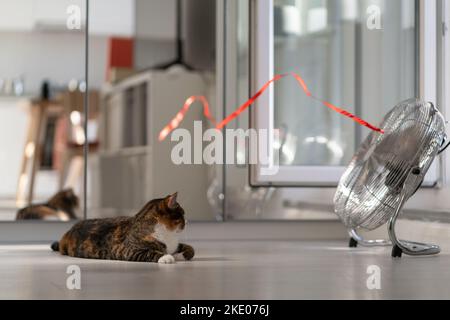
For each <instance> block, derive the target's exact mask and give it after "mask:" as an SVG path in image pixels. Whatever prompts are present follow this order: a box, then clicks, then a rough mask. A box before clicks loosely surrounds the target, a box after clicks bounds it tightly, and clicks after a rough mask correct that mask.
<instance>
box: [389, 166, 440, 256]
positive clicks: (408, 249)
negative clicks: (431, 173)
mask: <svg viewBox="0 0 450 320" xmlns="http://www.w3.org/2000/svg"><path fill="white" fill-rule="evenodd" d="M421 173H422V172H421V170H420V168H418V167H415V168H413V169H411V171H410V172H409V174H408V176H407V177H406V181H405V184H404V187H403V189H402V191H401V193H400V203H399V205H398V207H397V209H396V210H395V213H394V215H393V216H392V217H391V218H390V219H389V223H388V232H389V238H390V239H391V241H392V244H393V245H394V246H393V248H392V257H394V258H400V257H401V256H402V253H403V252H404V253H406V254H408V255H411V256H421V255H432V254H438V253H439V252H440V251H441V249H440V248H439V246H437V245H433V244H426V243H420V242H413V241H406V240H399V239H397V236H396V234H395V223H396V222H397V218H398V216H399V214H400V211H401V210H402V208H403V205H404V204H405V203H406V200H408V198H409V197H410V196H411V195H412V194H413V193H414V191H415V189H416V188H415V186H416V185H417V182H418V180H419V181H421V179H423V176H422V174H421Z"/></svg>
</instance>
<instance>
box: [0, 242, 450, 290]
mask: <svg viewBox="0 0 450 320" xmlns="http://www.w3.org/2000/svg"><path fill="white" fill-rule="evenodd" d="M192 244H193V245H194V247H195V248H196V250H197V255H196V258H195V260H194V261H191V262H177V263H176V264H174V265H159V264H151V263H130V262H119V261H94V260H85V259H75V258H69V257H64V256H60V255H59V254H57V253H54V252H51V251H50V250H49V249H48V246H47V245H27V246H9V245H8V246H5V245H3V246H0V298H2V299H19V298H20V299H38V298H39V299H85V298H89V299H417V298H424V299H444V298H445V299H450V253H449V252H443V253H442V254H440V255H439V256H435V257H420V258H417V257H408V256H404V257H403V258H401V259H392V258H391V257H390V249H387V248H385V249H384V248H372V249H368V248H357V249H349V248H347V247H346V243H345V242H344V241H343V242H307V241H270V242H264V241H246V242H242V241H228V242H224V241H201V242H198V241H197V242H194V243H192ZM74 264H75V265H78V266H79V267H80V269H81V289H80V290H69V289H67V287H66V279H67V277H68V276H69V275H68V274H66V268H67V266H69V265H74ZM370 265H377V266H379V267H380V270H381V289H380V290H369V289H368V288H367V285H366V281H367V278H368V277H369V274H367V268H368V266H370Z"/></svg>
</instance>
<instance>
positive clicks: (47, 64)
mask: <svg viewBox="0 0 450 320" xmlns="http://www.w3.org/2000/svg"><path fill="white" fill-rule="evenodd" d="M84 26H85V1H84V0H70V1H69V0H15V1H9V0H0V43H1V50H0V131H1V132H0V177H1V183H0V220H15V219H17V220H55V221H67V220H71V219H76V218H80V217H82V213H81V211H80V204H81V203H82V201H83V199H82V197H81V194H82V181H83V170H82V168H83V161H82V155H83V151H82V147H81V146H82V144H83V142H84V139H85V137H84V134H83V130H82V129H81V126H80V124H81V121H82V113H83V96H84V92H85V90H86V85H85V81H84V79H85V68H84V66H85V56H84V48H85V46H84V43H85V34H84Z"/></svg>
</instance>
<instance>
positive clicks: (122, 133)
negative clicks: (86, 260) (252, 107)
mask: <svg viewBox="0 0 450 320" xmlns="http://www.w3.org/2000/svg"><path fill="white" fill-rule="evenodd" d="M372 4H374V5H377V6H378V7H379V8H380V9H381V12H382V13H383V14H384V13H386V14H385V16H383V26H382V29H381V30H369V29H367V28H366V18H367V13H366V8H367V7H368V6H370V5H372ZM74 5H75V6H77V7H79V8H80V12H79V14H80V28H75V29H69V28H68V25H67V23H68V18H69V17H72V18H73V17H74V15H75V16H76V15H77V12H76V10H75V11H73V7H71V6H74ZM0 8H1V10H0V43H1V47H2V50H1V51H0V121H1V123H0V130H1V134H0V177H1V180H2V183H1V184H0V219H2V220H13V219H14V217H15V212H16V210H17V208H20V207H22V206H25V205H28V204H30V203H38V202H45V201H47V199H48V198H49V197H51V196H52V195H53V194H55V193H56V192H57V191H59V190H61V189H65V188H69V187H71V188H73V189H74V191H75V193H76V194H77V195H78V196H79V197H80V199H81V201H84V200H86V201H87V205H88V209H89V210H88V217H89V218H91V217H106V216H117V215H131V214H134V213H135V212H137V210H138V209H139V208H140V207H142V206H143V205H144V204H145V203H146V202H147V201H148V200H150V199H152V198H155V197H162V196H165V195H167V194H169V193H173V192H175V191H178V192H179V198H180V203H181V204H182V205H183V207H185V209H186V212H187V215H188V218H189V219H191V220H224V219H226V220H230V219H242V220H249V219H250V220H251V219H275V220H278V219H306V220H317V219H335V216H334V214H333V213H332V195H333V192H334V187H333V186H334V185H336V183H337V178H336V179H334V178H333V179H334V180H333V179H331V180H328V177H331V176H332V177H338V176H339V175H340V173H342V170H343V166H345V165H346V164H347V163H348V162H349V160H350V158H351V156H352V154H353V152H354V150H355V146H356V145H358V144H359V143H360V141H361V140H362V139H363V138H364V136H365V135H366V134H367V131H365V130H366V129H363V128H360V127H359V126H356V125H355V124H354V123H353V122H351V121H349V120H348V119H346V118H343V117H341V116H340V115H337V114H335V113H333V112H330V111H329V110H327V109H324V108H323V107H321V106H319V105H317V104H315V102H311V100H309V99H308V98H307V97H305V96H304V95H303V94H302V91H300V90H299V88H298V87H297V86H296V84H295V82H294V81H291V82H290V80H283V81H284V82H280V83H279V84H277V85H276V87H275V91H274V104H273V105H274V108H273V110H274V112H273V119H272V120H273V123H274V124H275V128H277V129H280V131H279V132H280V134H279V135H278V136H277V140H275V143H274V145H273V148H274V149H276V150H277V151H279V152H280V154H281V159H280V161H281V163H280V164H281V169H282V170H281V171H280V172H281V173H280V174H284V173H285V172H290V173H289V174H284V175H283V176H275V177H273V181H270V183H267V182H264V183H263V182H258V181H256V182H255V181H253V183H252V184H251V183H250V180H249V177H250V174H251V172H250V171H251V168H249V166H247V165H244V166H242V165H226V166H219V165H214V166H208V165H204V164H203V165H181V166H177V165H175V164H173V163H172V161H171V159H170V151H171V148H172V147H173V146H174V145H175V142H171V141H170V137H169V138H168V139H166V140H165V141H164V142H158V134H159V131H160V130H161V129H162V128H163V127H164V126H165V124H166V123H167V122H168V121H170V120H171V119H172V117H173V116H174V115H175V114H176V113H177V111H178V110H179V109H180V108H181V107H182V105H183V103H184V101H185V100H186V98H187V97H189V96H191V95H205V96H206V97H207V98H208V100H209V102H210V104H211V108H212V112H213V114H214V116H215V117H216V118H217V119H222V118H223V117H224V116H225V115H227V114H230V113H231V112H232V111H234V109H235V108H236V107H237V106H239V105H240V104H242V103H243V102H244V101H246V100H247V99H248V97H249V96H250V93H254V92H255V91H256V89H258V87H257V86H255V85H253V84H252V83H253V82H252V81H253V80H254V79H255V74H257V73H258V72H259V71H260V70H258V72H256V71H255V69H254V66H253V65H252V63H251V61H255V60H257V59H256V58H255V57H256V55H258V52H263V51H264V50H265V49H267V47H264V45H265V44H264V43H254V46H253V48H252V46H250V43H251V41H252V36H251V35H252V34H253V35H256V34H257V32H258V28H257V27H255V19H256V20H257V19H258V18H261V19H265V20H268V18H269V17H264V16H262V15H264V12H259V13H258V15H254V16H253V18H251V16H252V15H251V10H252V9H251V1H249V0H239V1H215V0H180V1H177V0H151V1H150V0H114V1H108V0H91V1H90V11H89V22H90V28H89V77H88V80H89V91H88V92H89V96H88V99H89V106H90V108H89V113H88V114H85V113H84V95H85V93H86V82H85V80H84V79H85V61H86V60H85V25H86V5H85V2H84V1H81V0H15V1H8V0H0ZM68 8H72V9H71V10H69V9H68ZM68 10H69V11H68ZM224 12H227V14H226V15H225V14H224ZM271 12H273V19H274V20H273V21H274V23H273V29H272V30H269V31H270V32H273V43H270V44H269V45H271V46H272V48H271V49H272V50H273V53H274V72H275V73H282V72H290V71H295V72H299V73H300V74H302V75H303V76H304V78H305V80H306V82H307V83H308V85H309V88H310V90H311V91H312V92H313V93H314V94H315V95H317V96H319V97H321V98H323V99H326V100H329V101H332V102H333V103H335V104H337V105H341V106H343V107H345V108H346V109H347V110H348V111H351V112H355V113H357V114H358V115H361V116H362V117H363V118H365V119H366V120H369V121H371V122H375V123H377V122H378V121H380V120H381V116H382V115H383V114H384V113H385V112H386V111H387V110H388V109H390V108H391V107H392V106H393V105H394V104H395V103H397V102H398V101H401V100H403V99H406V98H409V97H411V96H414V95H415V94H416V93H417V83H416V82H415V80H414V78H415V75H416V74H417V70H418V69H417V56H418V52H417V50H416V49H417V46H416V44H417V43H416V41H417V40H416V36H417V27H416V12H417V8H416V4H415V1H414V0H402V1H386V0H377V1H375V0H361V1H357V0H345V1H331V0H328V1H327V0H276V1H274V2H273V10H272V11H271ZM252 19H253V20H252ZM72 22H73V21H72ZM267 38H268V39H269V37H267ZM253 41H254V40H253ZM251 49H252V50H253V51H251ZM269 66H270V63H267V65H266V67H267V68H269ZM380 66H381V67H380ZM267 80H268V77H267V78H266V79H265V80H264V81H267ZM267 107H268V106H266V105H261V106H258V109H257V110H258V111H255V112H266V111H265V110H266V109H264V108H267ZM267 113H268V111H267ZM304 115H308V117H305V116H304ZM85 116H87V117H88V133H87V137H85V134H84V132H83V129H82V124H83V121H84V117H85ZM194 120H203V126H204V128H205V129H206V128H208V127H209V126H210V124H209V123H208V121H206V119H205V118H204V116H203V115H202V110H201V108H200V105H197V104H195V105H193V106H192V107H191V110H190V112H189V113H188V115H187V116H186V118H185V120H184V122H183V123H182V125H181V127H184V128H186V129H188V130H189V131H190V132H193V121H194ZM249 121H250V117H249V113H248V111H247V112H245V113H244V114H242V116H241V117H239V118H238V119H237V120H236V121H234V122H232V123H230V125H229V126H228V127H229V128H244V129H246V128H248V126H249ZM270 123H272V122H270ZM85 142H87V143H88V147H89V162H88V168H87V171H88V189H87V199H83V179H84V175H83V172H84V168H83V166H84V162H83V145H84V143H85ZM236 153H237V155H236V156H237V157H244V158H245V157H246V147H245V145H243V146H238V147H237V150H236ZM305 170H306V171H307V172H318V173H317V175H314V177H313V180H315V181H310V180H311V179H310V178H306V177H307V176H308V175H305V174H304V173H305ZM311 170H312V171H311ZM314 170H316V171H314ZM327 170H328V171H327ZM327 172H337V173H336V174H334V173H333V174H332V175H328V173H327ZM324 176H325V178H324ZM286 177H287V178H286ZM312 185H313V186H315V187H317V186H320V187H321V188H319V189H317V188H315V189H314V188H311V186H312ZM287 186H289V187H290V188H286V187H287ZM77 216H78V218H83V212H82V210H81V209H79V210H78V211H77Z"/></svg>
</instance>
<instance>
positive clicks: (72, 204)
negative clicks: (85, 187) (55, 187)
mask: <svg viewBox="0 0 450 320" xmlns="http://www.w3.org/2000/svg"><path fill="white" fill-rule="evenodd" d="M78 204H79V199H78V197H77V195H76V194H75V193H74V191H73V189H72V188H69V189H64V190H61V191H59V192H58V193H56V194H55V195H54V196H53V197H51V198H50V200H48V201H47V202H46V203H41V204H32V205H29V206H27V207H25V208H22V209H20V210H19V211H18V212H17V215H16V220H60V221H69V220H74V219H76V218H77V217H76V215H75V210H76V209H77V208H78Z"/></svg>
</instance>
